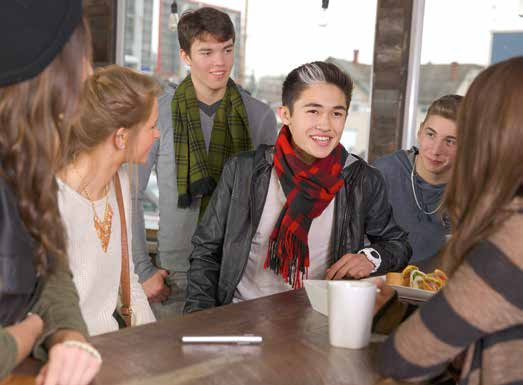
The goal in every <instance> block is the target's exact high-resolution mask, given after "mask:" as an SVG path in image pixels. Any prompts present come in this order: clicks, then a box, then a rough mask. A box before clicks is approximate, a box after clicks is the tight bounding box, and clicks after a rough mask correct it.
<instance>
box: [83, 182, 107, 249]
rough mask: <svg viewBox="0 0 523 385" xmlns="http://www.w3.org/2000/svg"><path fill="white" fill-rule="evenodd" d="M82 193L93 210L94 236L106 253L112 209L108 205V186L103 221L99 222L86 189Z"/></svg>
mask: <svg viewBox="0 0 523 385" xmlns="http://www.w3.org/2000/svg"><path fill="white" fill-rule="evenodd" d="M82 192H83V193H84V195H85V196H86V197H87V199H88V200H89V202H90V203H91V207H92V208H93V214H94V216H93V220H94V229H95V230H96V235H97V236H98V239H99V240H100V242H101V243H102V250H103V251H104V253H106V252H107V247H108V246H109V241H110V240H111V226H112V223H113V208H112V207H111V205H110V204H109V185H107V186H106V188H105V194H106V197H105V208H104V219H103V221H101V220H100V218H99V217H98V214H96V208H95V207H94V201H93V200H92V199H91V196H90V195H89V193H88V192H87V189H86V188H85V187H84V188H83V189H82Z"/></svg>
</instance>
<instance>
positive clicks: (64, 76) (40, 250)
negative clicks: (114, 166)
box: [0, 19, 91, 272]
mask: <svg viewBox="0 0 523 385" xmlns="http://www.w3.org/2000/svg"><path fill="white" fill-rule="evenodd" d="M90 56H91V40H90V35H89V27H88V25H87V22H86V20H85V19H83V20H82V22H81V23H80V24H79V25H78V26H77V27H76V29H75V30H74V32H73V33H72V35H71V37H70V38H69V41H68V42H67V43H66V44H65V45H64V47H63V48H62V51H61V52H60V53H59V54H58V55H57V56H56V57H55V58H54V60H53V61H52V62H51V64H49V65H48V66H47V67H46V68H45V69H44V70H43V71H42V72H41V73H40V74H39V75H38V76H36V77H34V78H32V79H29V80H26V81H23V82H20V83H17V84H13V85H10V86H6V87H0V176H1V177H2V178H4V179H5V180H6V182H7V184H8V185H9V187H10V188H11V189H12V190H13V192H14V194H15V195H16V197H17V199H18V209H19V212H20V216H21V218H22V221H23V223H24V225H25V227H26V228H27V230H28V231H29V233H30V234H31V236H32V238H33V240H34V241H35V243H34V256H35V265H36V266H37V268H38V269H39V270H40V271H42V272H45V271H48V270H49V268H50V267H52V266H50V264H49V260H48V257H49V256H51V255H52V256H55V257H57V258H65V254H66V247H65V237H64V228H63V224H62V220H61V217H60V213H59V209H58V202H57V196H56V194H57V185H56V181H55V172H56V171H57V170H58V169H59V168H61V166H62V164H63V163H64V155H65V152H64V150H63V146H62V144H63V143H65V142H66V141H67V139H68V136H69V128H70V127H69V125H70V122H72V121H73V120H74V119H75V116H76V111H77V108H78V95H79V93H80V89H81V86H82V82H83V79H84V77H85V71H86V68H85V67H86V66H85V64H86V63H88V61H90Z"/></svg>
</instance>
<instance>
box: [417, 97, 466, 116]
mask: <svg viewBox="0 0 523 385" xmlns="http://www.w3.org/2000/svg"><path fill="white" fill-rule="evenodd" d="M462 100H463V96H461V95H445V96H442V97H441V98H439V99H436V100H434V101H433V102H432V103H431V104H430V107H429V109H428V111H427V115H426V116H425V119H424V121H425V120H427V119H428V118H429V116H431V115H438V116H441V117H443V118H445V119H449V120H452V121H453V122H455V121H456V120H457V119H458V109H459V105H460V104H461V101H462Z"/></svg>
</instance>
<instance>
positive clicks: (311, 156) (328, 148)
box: [279, 82, 347, 163]
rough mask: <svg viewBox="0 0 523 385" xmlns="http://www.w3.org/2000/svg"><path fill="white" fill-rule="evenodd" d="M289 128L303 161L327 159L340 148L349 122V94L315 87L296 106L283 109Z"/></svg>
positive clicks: (321, 85)
mask: <svg viewBox="0 0 523 385" xmlns="http://www.w3.org/2000/svg"><path fill="white" fill-rule="evenodd" d="M279 112H280V117H281V120H282V121H283V123H284V124H286V125H287V126H289V130H290V132H291V134H292V141H293V145H294V146H295V148H296V150H297V153H298V155H299V156H300V158H302V160H303V161H305V162H307V163H312V162H313V161H314V160H316V159H321V158H325V157H327V156H329V155H330V153H331V152H332V150H334V148H335V147H336V146H337V145H338V143H339V142H340V139H341V135H342V133H343V127H344V126H345V120H346V119H347V102H346V98H345V94H344V93H343V91H342V90H341V89H340V88H338V87H337V86H335V85H333V84H330V83H325V82H321V83H313V84H311V85H309V86H308V87H307V88H305V90H303V91H302V92H301V94H300V95H299V97H298V98H297V99H296V101H295V102H294V105H293V106H292V113H291V110H290V108H289V107H287V106H283V107H281V108H280V111H279Z"/></svg>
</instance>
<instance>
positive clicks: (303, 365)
mask: <svg viewBox="0 0 523 385" xmlns="http://www.w3.org/2000/svg"><path fill="white" fill-rule="evenodd" d="M238 334H255V335H261V336H262V337H263V343H262V344H260V345H230V344H229V345H227V344H222V345H211V344H204V345H194V344H193V345H188V344H182V343H181V341H180V339H181V337H182V336H183V335H238ZM381 340H382V338H380V336H377V335H373V341H374V342H371V344H370V345H369V346H368V347H367V348H365V349H361V350H349V349H342V348H335V347H332V346H330V344H329V338H328V322H327V317H325V316H323V315H322V314H320V313H318V312H316V311H314V310H313V309H312V307H311V306H310V303H309V301H308V299H307V295H306V293H305V291H304V290H303V289H300V290H297V291H290V292H287V293H282V294H277V295H273V296H269V297H264V298H260V299H256V300H253V301H245V302H242V303H238V304H232V305H227V306H222V307H218V308H214V309H209V310H205V311H201V312H197V313H193V314H189V315H186V316H183V317H180V318H177V319H173V320H163V321H159V322H157V323H154V324H149V325H144V326H139V327H134V328H131V329H125V330H120V331H118V332H114V333H108V334H104V335H100V336H96V337H93V338H91V342H92V343H93V345H94V346H95V347H96V348H97V349H98V350H99V351H100V353H101V354H102V356H103V359H104V364H103V366H102V369H101V371H100V373H99V374H98V376H97V378H96V380H95V382H94V383H95V384H97V385H105V384H126V385H134V384H150V385H163V384H173V385H176V384H179V385H181V384H184V385H185V384H190V385H199V384H206V385H236V384H238V385H239V384H248V385H258V384H259V385H261V384H263V385H267V384H274V385H279V384H282V385H283V384H285V385H291V384H300V385H307V384H311V385H318V384H347V385H367V384H375V383H376V382H377V381H379V380H380V378H379V376H378V375H377V373H376V370H375V366H374V357H375V352H376V347H377V345H378V344H379V341H381ZM37 370H38V364H37V363H36V361H34V360H26V361H24V363H23V364H22V365H21V366H20V367H19V368H17V370H16V372H15V374H19V375H34V374H35V373H37ZM387 383H390V382H387Z"/></svg>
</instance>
